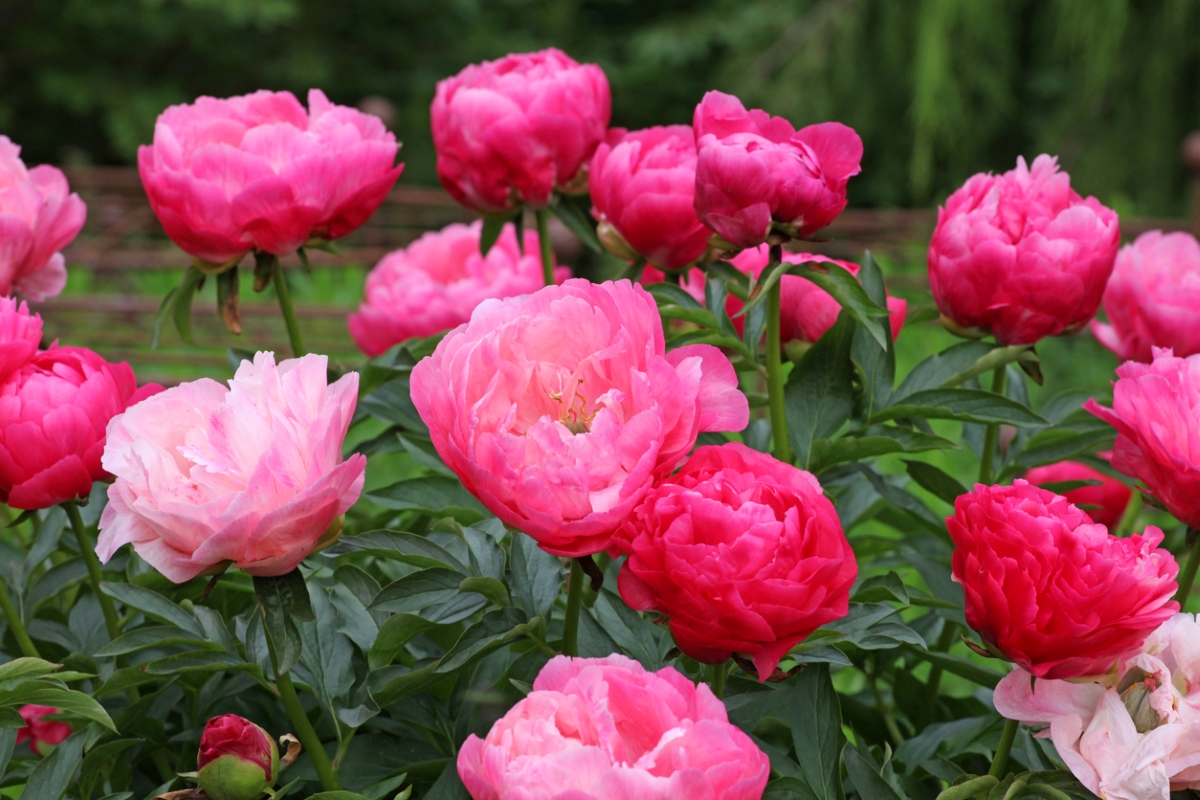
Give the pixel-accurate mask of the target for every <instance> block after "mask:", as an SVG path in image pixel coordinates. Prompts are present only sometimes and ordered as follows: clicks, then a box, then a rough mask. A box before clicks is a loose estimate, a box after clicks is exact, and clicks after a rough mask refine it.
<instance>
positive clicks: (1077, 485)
mask: <svg viewBox="0 0 1200 800" xmlns="http://www.w3.org/2000/svg"><path fill="white" fill-rule="evenodd" d="M1101 485H1103V484H1101V483H1100V481H1095V480H1091V481H1049V482H1047V483H1039V484H1038V488H1041V489H1045V490H1046V491H1048V492H1054V493H1055V494H1066V493H1067V492H1073V491H1075V490H1076V489H1082V488H1084V487H1085V486H1101Z"/></svg>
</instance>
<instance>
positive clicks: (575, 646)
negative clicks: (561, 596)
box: [562, 558, 583, 656]
mask: <svg viewBox="0 0 1200 800" xmlns="http://www.w3.org/2000/svg"><path fill="white" fill-rule="evenodd" d="M582 608H583V567H582V566H581V565H580V563H579V561H578V560H577V559H574V558H572V559H571V575H570V577H568V578H567V617H566V619H564V620H563V639H562V652H563V655H564V656H577V655H579V611H580V609H582Z"/></svg>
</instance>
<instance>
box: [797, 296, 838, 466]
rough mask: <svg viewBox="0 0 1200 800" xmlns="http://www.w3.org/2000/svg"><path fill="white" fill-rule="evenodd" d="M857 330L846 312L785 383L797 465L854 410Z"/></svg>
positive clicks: (805, 355) (806, 354)
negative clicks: (853, 361)
mask: <svg viewBox="0 0 1200 800" xmlns="http://www.w3.org/2000/svg"><path fill="white" fill-rule="evenodd" d="M854 330H855V324H854V320H853V319H852V318H851V317H850V315H849V314H847V313H846V312H845V311H843V312H842V313H841V314H839V315H838V320H837V323H835V324H834V326H833V327H832V328H830V329H829V330H828V331H826V332H825V335H824V336H822V337H821V338H820V340H818V341H817V343H816V344H814V345H813V346H812V347H811V348H809V350H808V352H807V353H805V354H804V357H803V358H801V359H800V363H799V364H797V365H796V366H795V368H794V369H793V370H792V374H791V375H790V376H789V377H788V381H787V385H786V386H784V390H783V397H784V405H785V406H786V408H787V420H788V439H789V440H790V441H791V445H792V450H793V451H794V452H795V454H796V463H798V464H801V465H804V466H807V464H808V459H809V456H810V451H811V449H812V443H813V442H814V441H816V440H817V439H823V438H826V437H828V436H830V435H831V434H833V433H836V432H837V430H838V428H840V427H841V426H842V424H843V423H844V422H845V421H846V420H848V419H849V418H850V415H851V413H853V411H854V367H853V366H852V365H851V363H850V349H851V345H852V343H853V340H854Z"/></svg>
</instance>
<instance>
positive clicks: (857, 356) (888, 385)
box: [850, 250, 896, 418]
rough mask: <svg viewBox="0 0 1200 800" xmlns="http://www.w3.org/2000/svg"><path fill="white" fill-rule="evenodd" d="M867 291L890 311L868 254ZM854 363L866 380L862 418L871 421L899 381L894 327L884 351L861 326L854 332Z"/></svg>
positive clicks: (880, 277) (861, 275)
mask: <svg viewBox="0 0 1200 800" xmlns="http://www.w3.org/2000/svg"><path fill="white" fill-rule="evenodd" d="M858 277H859V280H860V281H862V286H863V289H864V290H865V291H866V292H867V295H868V296H869V297H870V298H871V300H872V302H874V303H875V304H876V305H878V306H881V307H885V308H886V307H887V291H886V290H885V289H884V286H883V273H881V272H880V271H879V265H878V264H876V263H875V259H874V258H872V256H871V251H870V250H868V251H867V252H866V253H864V254H863V262H862V269H861V271H860V272H859V273H858ZM850 360H851V361H853V362H854V364H855V366H856V367H858V370H859V374H860V375H861V378H862V387H863V393H862V398H861V401H860V410H859V416H862V417H864V418H868V417H870V416H871V415H872V414H874V413H875V412H876V411H878V410H879V409H880V408H882V407H884V406H885V405H887V403H888V398H889V397H891V394H892V386H893V384H894V383H895V380H896V345H895V343H894V342H893V341H892V336H891V326H890V323H889V326H888V336H887V342H886V344H885V345H884V346H883V347H882V348H881V347H880V346H879V343H878V342H877V341H876V340H875V338H874V337H873V335H872V334H871V333H870V332H869V331H868V330H867V329H866V328H865V327H863V326H861V325H859V326H857V327H856V328H855V331H854V343H853V345H852V346H851V349H850Z"/></svg>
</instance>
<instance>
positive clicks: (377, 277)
mask: <svg viewBox="0 0 1200 800" xmlns="http://www.w3.org/2000/svg"><path fill="white" fill-rule="evenodd" d="M482 229H483V222H481V221H477V222H474V223H472V224H471V225H463V224H462V223H458V222H456V223H453V224H451V225H447V226H446V227H445V228H443V229H442V230H440V231H434V232H430V233H426V234H425V235H424V236H422V237H421V238H420V239H417V240H416V241H415V242H413V243H412V244H410V245H409V246H408V247H405V248H403V249H401V250H396V251H394V252H391V253H388V254H387V255H386V256H384V257H383V260H382V261H380V262H379V263H378V264H377V265H376V266H375V269H373V270H371V273H370V274H369V275H368V276H367V287H366V297H365V298H363V301H362V304H361V305H359V307H358V311H357V312H356V313H354V314H351V315H350V318H349V320H348V321H347V323H348V325H349V328H350V335H351V336H353V337H354V341H355V343H357V344H358V347H359V349H360V350H362V351H363V352H364V353H366V354H367V355H368V356H377V355H379V354H380V353H382V352H383V351H384V350H387V349H388V348H389V347H391V346H392V345H394V344H399V343H400V342H403V341H404V340H405V339H408V338H410V337H413V336H432V335H433V334H435V333H441V332H442V331H448V330H450V329H451V328H456V327H458V326H459V325H461V324H462V323H464V322H466V321H467V320H469V319H470V318H471V312H472V311H474V310H475V306H477V305H479V304H480V303H481V302H483V301H484V300H486V299H488V298H489V297H496V298H500V297H512V296H514V295H519V294H528V293H529V292H535V291H537V290H538V289H540V288H542V286H543V280H544V279H543V276H542V262H541V259H540V257H539V255H538V252H539V251H538V237H537V233H535V232H534V231H525V252H524V253H522V252H521V249H520V248H519V247H517V234H516V232H515V230H514V228H513V226H512V225H505V226H504V230H503V232H502V233H501V234H500V238H499V239H497V240H496V243H495V244H494V245H493V246H492V249H491V250H489V251H488V254H487V255H486V256H483V255H480V253H479V237H480V232H481V231H482ZM569 275H570V271H569V270H568V269H567V268H566V267H559V268H558V269H557V270H556V275H555V277H556V278H557V280H558V282H559V283H562V281H564V280H566V278H567V277H568V276H569Z"/></svg>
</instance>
